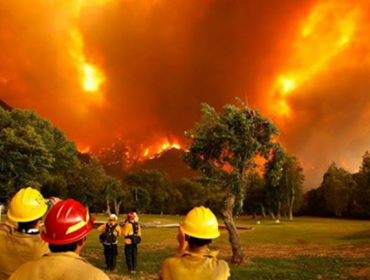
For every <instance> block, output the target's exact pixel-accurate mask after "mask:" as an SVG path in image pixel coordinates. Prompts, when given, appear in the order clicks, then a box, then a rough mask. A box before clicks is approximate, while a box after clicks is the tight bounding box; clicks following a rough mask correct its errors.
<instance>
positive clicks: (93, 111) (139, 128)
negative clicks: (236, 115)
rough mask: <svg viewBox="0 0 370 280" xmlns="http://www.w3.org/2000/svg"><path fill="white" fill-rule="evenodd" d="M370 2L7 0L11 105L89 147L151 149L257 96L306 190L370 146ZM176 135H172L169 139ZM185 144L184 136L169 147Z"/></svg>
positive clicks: (5, 43)
mask: <svg viewBox="0 0 370 280" xmlns="http://www.w3.org/2000/svg"><path fill="white" fill-rule="evenodd" d="M369 8H370V5H369V1H365V0H360V1H349V0H347V1H343V0H329V1H322V0H321V1H320V0H316V1H314V0H301V1H295V0H286V1H272V0H271V1H259V0H251V1H249V0H248V1H247V0H239V1H237V0H232V1H230V0H228V1H226V0H178V1H172V0H140V1H138V0H58V1H57V0H35V1H32V5H30V4H29V1H28V0H17V1H8V0H0V99H2V100H4V101H5V102H7V103H8V104H10V105H11V106H13V107H19V108H30V109H35V110H36V111H37V112H38V113H39V114H40V115H41V116H43V117H47V118H49V119H51V120H52V122H53V123H54V124H55V125H57V126H59V127H60V128H61V129H63V130H64V131H65V132H66V133H67V135H68V137H69V138H70V139H72V140H75V141H76V142H77V143H78V145H79V147H80V148H81V149H84V148H86V146H92V145H100V144H107V143H110V142H112V141H113V140H112V139H115V138H117V137H122V138H123V139H130V141H131V142H132V141H133V142H134V143H142V144H143V145H144V146H148V145H150V144H151V143H155V142H159V141H163V139H167V138H168V139H169V140H170V142H171V141H172V142H173V141H175V140H174V139H176V138H177V139H179V141H181V139H182V137H183V131H184V130H186V129H189V128H191V127H192V126H193V124H194V122H195V121H197V120H199V117H200V103H201V102H207V103H209V104H211V105H212V106H215V107H216V108H218V109H219V108H221V107H222V105H223V104H226V103H233V102H234V98H235V96H238V97H240V98H242V99H244V100H246V99H247V100H248V103H249V105H250V106H252V107H254V108H258V109H259V110H261V111H262V112H263V113H264V114H265V115H267V116H269V117H270V118H272V119H273V120H274V121H275V122H276V123H277V124H278V125H279V127H280V130H281V133H282V136H281V138H280V139H281V141H282V142H283V143H284V145H285V146H286V147H287V148H288V151H290V152H293V153H295V154H297V155H298V156H299V157H300V158H301V160H302V162H303V163H304V166H305V170H306V176H307V188H311V187H316V186H317V184H318V183H319V182H320V176H322V174H323V172H324V171H325V169H326V168H327V166H328V165H329V163H330V162H331V161H333V160H334V161H337V162H338V163H339V164H340V165H342V166H343V167H346V168H348V169H349V170H350V171H354V170H356V169H357V168H358V166H359V164H360V160H361V156H362V155H363V154H364V152H365V150H366V149H368V148H369V146H370V145H369V144H370V122H369V119H370V108H369V107H370V82H369V76H370V75H369V74H370V37H369V36H368V34H369V29H370V18H369V13H366V11H368V10H369ZM171 139H172V140H171ZM171 144H173V143H171Z"/></svg>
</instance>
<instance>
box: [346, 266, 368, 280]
mask: <svg viewBox="0 0 370 280" xmlns="http://www.w3.org/2000/svg"><path fill="white" fill-rule="evenodd" d="M350 271H351V275H352V276H357V277H360V278H361V279H370V268H369V267H362V268H351V269H350Z"/></svg>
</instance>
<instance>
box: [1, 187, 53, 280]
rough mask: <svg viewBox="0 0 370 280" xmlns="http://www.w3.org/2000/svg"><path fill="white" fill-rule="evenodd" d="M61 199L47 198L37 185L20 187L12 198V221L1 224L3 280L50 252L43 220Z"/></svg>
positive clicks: (10, 213) (10, 216)
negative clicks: (42, 228)
mask: <svg viewBox="0 0 370 280" xmlns="http://www.w3.org/2000/svg"><path fill="white" fill-rule="evenodd" d="M59 200H60V199H59V198H52V199H50V200H45V199H44V197H43V196H42V195H41V193H40V192H39V191H38V190H36V189H33V188H24V189H21V190H19V191H18V192H17V193H16V195H15V196H14V197H13V198H12V200H11V201H10V204H9V210H8V213H7V218H8V220H7V221H6V223H5V224H1V225H0V252H1V253H0V280H4V279H8V278H9V277H10V275H11V274H12V273H13V272H14V271H15V270H16V269H17V268H18V267H19V266H21V265H22V264H23V263H25V262H27V261H31V260H34V259H37V258H40V257H41V256H42V255H44V254H46V253H48V252H49V248H48V245H47V244H46V243H45V242H44V241H42V240H41V238H40V231H39V226H40V221H41V219H42V217H43V216H44V215H45V213H46V212H47V210H48V208H49V207H51V205H52V204H55V203H57V202H58V201H59Z"/></svg>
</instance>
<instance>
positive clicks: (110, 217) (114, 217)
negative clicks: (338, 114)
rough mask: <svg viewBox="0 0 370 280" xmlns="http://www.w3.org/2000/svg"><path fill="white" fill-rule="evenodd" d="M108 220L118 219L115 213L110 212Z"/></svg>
mask: <svg viewBox="0 0 370 280" xmlns="http://www.w3.org/2000/svg"><path fill="white" fill-rule="evenodd" d="M109 220H111V221H117V220H118V217H117V216H116V214H111V215H110V216H109Z"/></svg>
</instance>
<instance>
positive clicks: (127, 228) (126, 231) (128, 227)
mask: <svg viewBox="0 0 370 280" xmlns="http://www.w3.org/2000/svg"><path fill="white" fill-rule="evenodd" d="M122 235H123V236H125V237H128V236H132V235H134V228H133V226H132V223H129V222H127V223H125V225H124V227H123V233H122ZM137 236H141V227H140V225H139V230H138V233H137ZM131 243H132V242H131V239H130V238H125V244H131Z"/></svg>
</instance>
